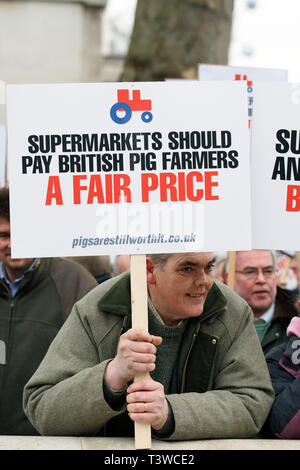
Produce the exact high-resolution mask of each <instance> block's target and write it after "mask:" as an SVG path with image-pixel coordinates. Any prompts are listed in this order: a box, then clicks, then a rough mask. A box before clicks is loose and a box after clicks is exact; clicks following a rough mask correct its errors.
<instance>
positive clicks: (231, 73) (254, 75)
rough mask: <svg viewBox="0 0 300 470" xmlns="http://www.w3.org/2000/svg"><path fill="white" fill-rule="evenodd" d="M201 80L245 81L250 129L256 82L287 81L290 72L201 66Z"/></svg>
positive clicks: (225, 66)
mask: <svg viewBox="0 0 300 470" xmlns="http://www.w3.org/2000/svg"><path fill="white" fill-rule="evenodd" d="M198 74H199V79H200V80H209V81H210V80H245V81H246V82H247V94H248V127H249V129H251V127H252V119H253V103H254V91H253V90H254V89H253V82H254V81H274V82H276V81H287V80H288V71H287V70H285V69H268V68H256V67H237V66H231V65H210V64H199V67H198Z"/></svg>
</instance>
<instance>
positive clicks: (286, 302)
mask: <svg viewBox="0 0 300 470" xmlns="http://www.w3.org/2000/svg"><path fill="white" fill-rule="evenodd" d="M227 279H228V272H226V274H225V282H227ZM234 279H235V283H234V290H235V291H236V292H237V293H238V294H239V295H240V296H241V297H243V298H244V299H245V300H246V302H248V304H249V305H250V307H251V308H252V311H253V314H254V324H255V328H256V331H257V334H258V336H259V339H260V342H261V345H262V348H263V351H264V353H265V354H266V353H267V352H268V351H269V350H270V349H271V348H273V347H274V346H276V345H278V344H281V343H285V342H286V341H287V336H286V329H287V327H288V325H289V323H290V321H291V318H292V317H294V316H295V315H297V316H298V315H299V312H298V310H297V308H296V307H295V305H294V304H293V302H292V300H291V298H290V296H289V295H288V294H287V293H285V292H284V291H283V289H281V288H280V287H279V286H277V279H276V269H275V257H274V255H273V253H272V251H268V250H250V251H237V253H236V266H235V277H234Z"/></svg>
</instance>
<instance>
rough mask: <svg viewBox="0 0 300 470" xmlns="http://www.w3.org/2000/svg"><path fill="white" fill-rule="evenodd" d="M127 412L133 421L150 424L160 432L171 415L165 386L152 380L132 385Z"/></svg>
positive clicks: (129, 388)
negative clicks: (169, 414)
mask: <svg viewBox="0 0 300 470" xmlns="http://www.w3.org/2000/svg"><path fill="white" fill-rule="evenodd" d="M127 410H128V413H129V417H130V418H131V419H132V421H139V422H143V423H149V424H151V426H152V428H153V429H155V430H156V431H159V430H160V429H161V428H162V427H163V425H164V424H165V422H166V421H167V418H168V413H169V406H168V402H167V400H166V398H165V392H164V387H163V385H162V384H161V383H159V382H156V381H155V380H153V379H151V378H150V379H146V380H141V381H139V382H134V383H133V384H131V385H130V386H129V387H128V389H127Z"/></svg>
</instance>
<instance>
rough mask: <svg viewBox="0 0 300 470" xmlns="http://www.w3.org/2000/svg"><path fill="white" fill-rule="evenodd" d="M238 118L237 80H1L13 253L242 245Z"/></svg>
mask: <svg viewBox="0 0 300 470" xmlns="http://www.w3.org/2000/svg"><path fill="white" fill-rule="evenodd" d="M118 103H123V105H122V107H120V105H119V104H118ZM131 108H132V109H131ZM120 110H121V111H120ZM233 110H234V112H232V111H233ZM229 111H230V112H229ZM144 113H145V114H144ZM246 118H247V92H246V85H245V83H243V82H240V83H238V82H235V83H233V82H199V81H194V82H189V83H184V81H183V82H162V83H160V82H151V83H102V84H57V85H8V86H7V119H8V159H9V168H10V169H11V172H10V175H9V180H10V194H11V232H12V255H13V257H35V256H40V257H45V256H81V255H85V256H92V255H99V254H103V255H104V254H119V253H124V254H125V253H127V254H134V253H140V254H144V253H162V252H166V253H168V252H183V251H214V250H217V251H221V250H231V249H249V248H250V246H251V240H250V238H251V227H250V217H249V213H250V196H249V187H250V177H249V150H248V149H249V133H248V130H247V125H246V121H247V119H246ZM24 208H26V210H24Z"/></svg>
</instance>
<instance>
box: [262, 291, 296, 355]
mask: <svg viewBox="0 0 300 470" xmlns="http://www.w3.org/2000/svg"><path fill="white" fill-rule="evenodd" d="M294 316H299V311H298V310H297V308H296V307H295V305H294V303H293V301H292V298H291V296H290V295H289V294H288V293H287V292H286V291H284V290H283V289H281V288H280V287H277V295H276V299H275V312H274V317H273V319H272V321H271V324H270V325H269V327H268V328H267V330H266V332H265V334H264V336H263V338H262V341H261V345H262V348H263V351H264V354H265V355H266V354H267V353H268V351H270V350H271V349H272V348H274V347H275V346H278V345H279V344H283V343H286V342H287V339H288V338H287V336H286V330H287V327H288V326H289V323H290V321H291V319H292V318H293V317H294Z"/></svg>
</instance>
